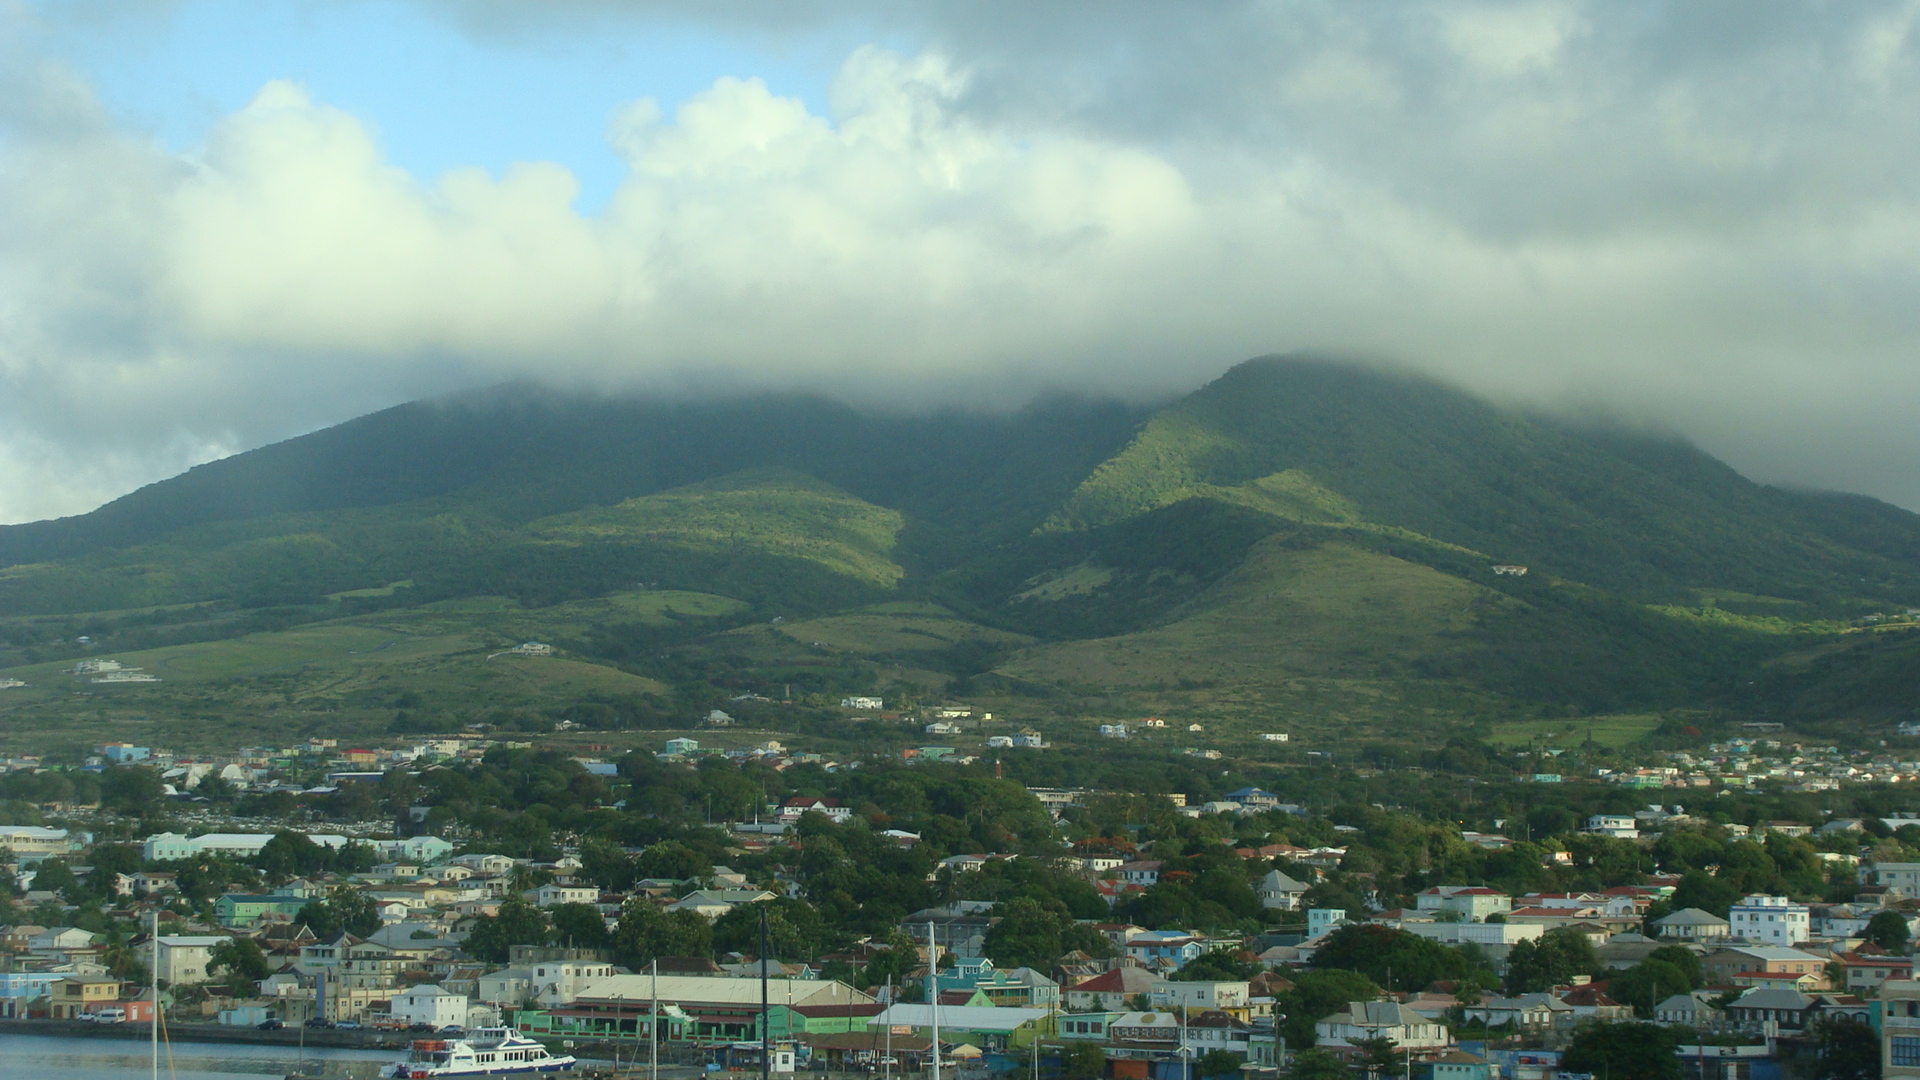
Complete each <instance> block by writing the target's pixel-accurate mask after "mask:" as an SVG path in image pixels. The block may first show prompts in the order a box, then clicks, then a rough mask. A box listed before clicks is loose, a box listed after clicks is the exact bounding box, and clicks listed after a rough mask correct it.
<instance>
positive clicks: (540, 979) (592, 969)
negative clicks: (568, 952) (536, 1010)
mask: <svg viewBox="0 0 1920 1080" xmlns="http://www.w3.org/2000/svg"><path fill="white" fill-rule="evenodd" d="M526 970H527V972H528V978H527V991H526V992H527V993H531V994H533V995H534V996H535V997H537V998H539V999H540V1004H542V1005H544V1006H546V1007H547V1008H554V1007H556V1006H561V1005H571V1004H573V1000H574V999H575V998H577V997H579V996H580V991H581V989H582V988H583V987H585V986H586V985H587V983H588V982H589V981H595V980H599V979H604V978H607V977H609V976H611V975H613V974H614V973H615V971H614V966H613V965H612V964H609V963H605V962H603V961H599V960H543V961H540V962H539V963H535V964H531V965H529V966H528V967H527V969H526Z"/></svg>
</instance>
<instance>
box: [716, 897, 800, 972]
mask: <svg viewBox="0 0 1920 1080" xmlns="http://www.w3.org/2000/svg"><path fill="white" fill-rule="evenodd" d="M762 911H765V912H766V915H767V950H768V951H769V952H771V953H773V957H772V959H775V960H779V959H787V960H812V959H813V958H814V957H816V956H818V955H819V954H820V952H821V950H822V949H823V948H824V947H825V945H826V925H825V921H824V920H822V919H821V918H820V912H819V911H818V910H817V909H815V908H814V906H813V905H812V904H809V903H807V902H806V901H804V900H795V899H792V898H790V897H785V896H778V897H775V898H773V899H771V900H762V901H760V902H759V903H756V904H735V905H734V906H733V909H732V910H731V911H728V912H727V913H726V914H725V915H722V916H720V918H718V919H716V920H715V921H714V924H713V948H714V949H715V950H718V951H720V952H741V953H747V954H749V955H752V956H758V955H760V913H761V912H762Z"/></svg>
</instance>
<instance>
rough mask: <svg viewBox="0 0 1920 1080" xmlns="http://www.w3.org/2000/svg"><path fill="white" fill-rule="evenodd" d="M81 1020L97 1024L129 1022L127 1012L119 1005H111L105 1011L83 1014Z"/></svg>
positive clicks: (97, 1010)
mask: <svg viewBox="0 0 1920 1080" xmlns="http://www.w3.org/2000/svg"><path fill="white" fill-rule="evenodd" d="M80 1019H82V1020H86V1021H88V1022H90V1023H95V1024H124V1023H126V1021H127V1010H125V1009H123V1008H120V1007H119V1006H118V1005H109V1006H107V1007H106V1008H104V1009H96V1010H94V1011H93V1012H90V1013H81V1014H80Z"/></svg>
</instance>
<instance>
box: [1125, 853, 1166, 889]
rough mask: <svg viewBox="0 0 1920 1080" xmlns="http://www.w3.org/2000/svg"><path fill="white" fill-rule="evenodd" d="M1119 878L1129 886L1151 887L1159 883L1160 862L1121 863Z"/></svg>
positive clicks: (1155, 860) (1151, 860) (1144, 860)
mask: <svg viewBox="0 0 1920 1080" xmlns="http://www.w3.org/2000/svg"><path fill="white" fill-rule="evenodd" d="M1119 878H1120V880H1121V881H1124V882H1126V883H1127V884H1129V885H1140V886H1152V885H1155V884H1158V883H1159V881H1160V860H1158V859H1143V860H1139V861H1136V862H1128V863H1121V864H1120V870H1119Z"/></svg>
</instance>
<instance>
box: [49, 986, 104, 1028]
mask: <svg viewBox="0 0 1920 1080" xmlns="http://www.w3.org/2000/svg"><path fill="white" fill-rule="evenodd" d="M119 1000H120V980H119V979H109V978H105V977H103V976H102V977H95V976H68V977H67V978H64V979H61V980H60V981H59V982H56V983H54V984H53V985H52V986H51V987H50V988H49V991H48V994H47V1017H48V1019H51V1020H76V1019H78V1018H79V1017H80V1015H81V1014H82V1013H94V1012H97V1011H99V1010H100V1009H102V1008H104V1007H106V1006H108V1005H112V1004H115V1003H116V1002H118V1001H119Z"/></svg>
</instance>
